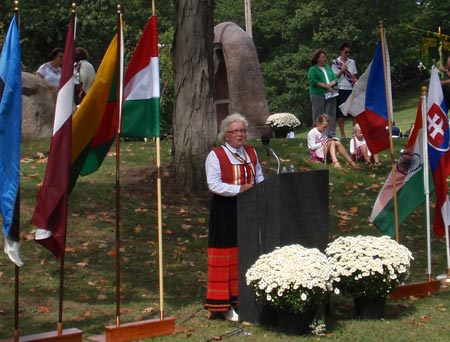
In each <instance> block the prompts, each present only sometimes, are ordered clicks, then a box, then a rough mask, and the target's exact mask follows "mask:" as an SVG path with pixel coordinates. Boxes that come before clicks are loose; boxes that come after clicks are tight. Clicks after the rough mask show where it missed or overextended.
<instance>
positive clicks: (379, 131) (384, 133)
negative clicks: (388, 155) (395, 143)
mask: <svg viewBox="0 0 450 342" xmlns="http://www.w3.org/2000/svg"><path fill="white" fill-rule="evenodd" d="M385 41H386V40H385ZM385 52H386V70H390V63H389V52H388V49H387V44H386V46H385ZM384 70H385V68H384V63H383V49H382V44H381V42H380V43H379V44H378V46H377V49H376V51H375V55H374V57H373V60H372V61H371V62H370V64H369V66H368V67H367V69H366V71H365V72H364V74H362V75H361V77H360V78H359V80H358V81H357V82H356V84H355V85H354V87H353V90H352V93H351V94H350V96H349V97H348V99H347V101H346V102H345V103H343V104H342V105H340V106H339V108H340V109H341V111H342V113H343V114H344V115H348V114H350V115H352V116H353V117H354V118H355V120H356V122H357V123H358V124H359V126H360V127H361V131H362V132H363V134H364V138H365V139H366V143H367V146H368V148H369V150H370V151H371V152H372V153H374V154H375V153H379V152H381V151H383V150H385V149H387V148H389V146H390V143H389V132H388V130H387V129H386V127H388V124H389V123H388V103H389V106H392V93H391V77H390V73H387V75H385V72H384ZM386 88H387V89H386ZM386 90H387V91H386ZM388 99H389V100H390V102H388V101H387V100H388ZM391 113H392V111H391Z"/></svg>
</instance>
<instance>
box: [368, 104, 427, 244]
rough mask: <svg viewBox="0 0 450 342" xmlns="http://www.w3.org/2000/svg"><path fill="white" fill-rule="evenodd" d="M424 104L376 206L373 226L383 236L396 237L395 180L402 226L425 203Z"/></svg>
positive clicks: (418, 112) (371, 219)
mask: <svg viewBox="0 0 450 342" xmlns="http://www.w3.org/2000/svg"><path fill="white" fill-rule="evenodd" d="M421 102H422V101H419V107H418V109H417V114H416V121H415V122H414V127H413V129H412V132H411V135H410V137H409V140H408V142H407V143H406V146H405V148H404V149H403V150H402V152H401V154H400V157H399V159H398V162H397V165H396V167H395V170H394V173H395V174H394V175H395V177H394V175H393V174H392V172H391V173H390V174H389V176H388V178H387V179H386V182H385V183H384V185H383V188H382V189H381V191H380V193H379V194H378V197H377V199H376V201H375V204H374V206H373V210H372V215H371V216H370V222H373V223H374V224H375V225H376V227H377V228H378V229H379V230H380V231H381V232H382V233H383V234H384V235H390V236H392V237H395V221H394V199H393V197H394V178H395V184H396V190H397V209H398V221H399V224H400V223H402V222H403V220H404V219H405V218H406V217H407V216H408V215H409V214H411V213H412V212H413V211H414V209H416V208H417V207H418V206H419V205H421V204H422V203H423V202H425V186H424V178H423V177H424V160H423V139H424V134H425V133H426V131H425V130H424V129H423V125H422V104H421Z"/></svg>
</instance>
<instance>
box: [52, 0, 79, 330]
mask: <svg viewBox="0 0 450 342" xmlns="http://www.w3.org/2000/svg"><path fill="white" fill-rule="evenodd" d="M71 14H72V15H71V16H72V18H74V17H75V15H76V5H75V3H72V9H71ZM66 205H68V204H66ZM65 216H66V217H65V220H66V221H65V226H66V227H67V215H65ZM65 261H66V237H64V244H63V249H62V253H61V259H60V264H59V265H60V266H59V305H58V325H57V333H58V336H61V335H62V334H63V304H64V264H65Z"/></svg>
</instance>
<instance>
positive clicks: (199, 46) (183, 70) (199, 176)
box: [172, 0, 217, 192]
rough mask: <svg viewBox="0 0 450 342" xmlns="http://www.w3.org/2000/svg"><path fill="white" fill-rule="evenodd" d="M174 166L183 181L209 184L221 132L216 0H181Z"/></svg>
mask: <svg viewBox="0 0 450 342" xmlns="http://www.w3.org/2000/svg"><path fill="white" fill-rule="evenodd" d="M175 8H176V17H177V18H176V29H175V37H174V43H173V48H172V61H173V68H174V73H175V106H174V113H173V148H174V151H173V152H174V159H173V167H174V169H175V172H176V175H177V179H178V181H179V182H180V184H181V185H182V186H183V187H185V188H186V189H187V190H190V191H193V192H200V191H202V190H205V188H206V176H205V171H204V170H205V168H204V162H205V158H206V156H207V154H208V152H209V151H210V149H211V148H212V146H213V144H214V141H215V137H216V134H217V131H216V130H217V119H216V116H215V114H214V104H213V89H214V86H213V85H214V67H213V38H214V28H213V0H175Z"/></svg>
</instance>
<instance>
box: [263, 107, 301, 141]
mask: <svg viewBox="0 0 450 342" xmlns="http://www.w3.org/2000/svg"><path fill="white" fill-rule="evenodd" d="M300 124H301V123H300V120H299V119H297V117H296V116H295V115H294V114H291V113H276V114H272V115H270V116H269V117H268V118H267V120H266V125H269V126H270V127H271V128H272V130H273V132H274V134H275V138H285V137H286V134H287V133H288V132H290V131H292V130H293V129H294V128H295V127H298V126H300Z"/></svg>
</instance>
